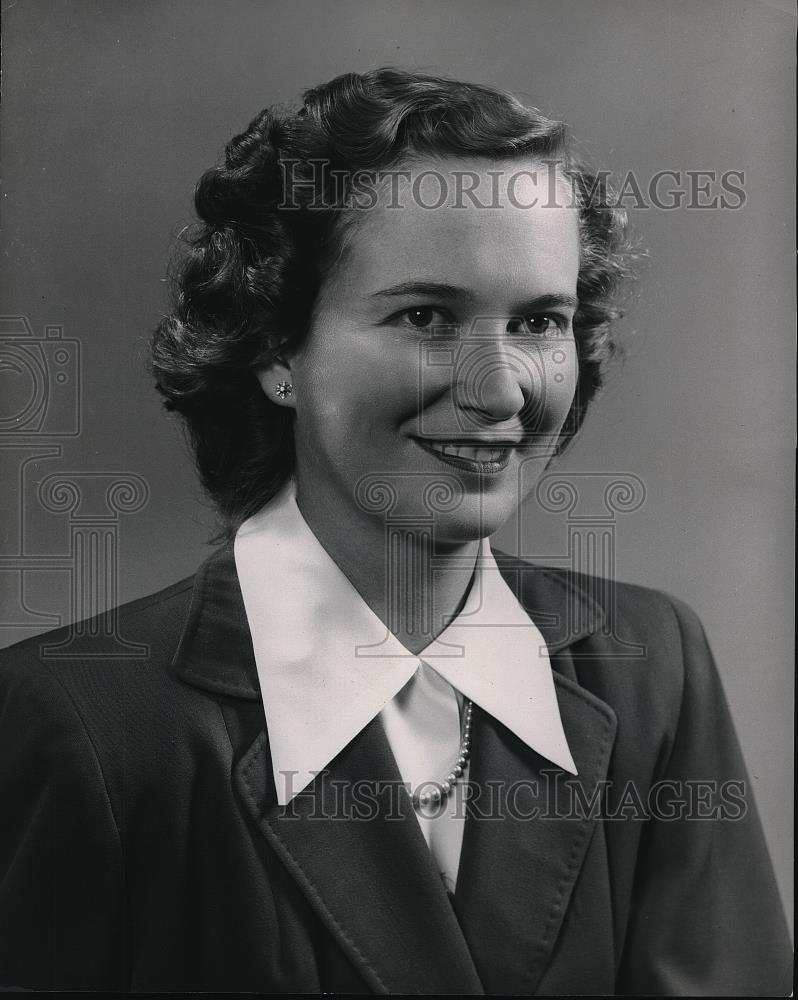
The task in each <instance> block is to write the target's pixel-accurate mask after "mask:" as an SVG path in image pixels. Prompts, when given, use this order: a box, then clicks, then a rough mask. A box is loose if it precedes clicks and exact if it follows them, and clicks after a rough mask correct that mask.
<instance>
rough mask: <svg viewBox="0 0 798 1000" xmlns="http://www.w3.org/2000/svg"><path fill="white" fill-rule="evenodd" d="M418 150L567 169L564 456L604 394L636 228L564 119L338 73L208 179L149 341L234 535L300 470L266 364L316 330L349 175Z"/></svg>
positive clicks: (476, 91) (400, 81)
mask: <svg viewBox="0 0 798 1000" xmlns="http://www.w3.org/2000/svg"><path fill="white" fill-rule="evenodd" d="M413 154H422V155H423V154H435V155H442V154H443V155H446V154H449V155H455V156H463V155H466V156H472V157H481V158H491V159H499V158H503V159H509V158H515V159H525V160H527V161H530V160H541V159H553V158H556V160H557V161H558V162H559V163H560V164H561V169H562V171H563V173H564V175H565V176H566V177H567V178H569V179H570V181H571V185H572V189H573V191H574V192H575V195H576V205H577V209H578V214H579V220H580V237H581V239H580V249H581V259H580V269H579V278H578V286H577V294H578V298H579V308H578V310H577V312H576V315H575V317H574V333H575V337H576V342H577V355H578V360H579V379H578V386H577V392H576V397H575V400H574V404H573V406H572V408H571V412H570V413H569V416H568V419H567V421H566V425H565V427H564V428H563V433H562V435H561V438H560V442H559V445H560V447H559V449H558V450H562V448H563V447H564V446H565V444H566V443H567V442H568V441H569V440H570V439H571V438H572V437H573V435H574V434H575V433H576V431H577V430H578V429H579V427H580V426H581V424H582V422H583V420H584V417H585V413H586V410H587V407H588V404H589V403H590V401H591V400H592V399H593V397H594V396H595V394H596V392H597V391H598V389H599V388H600V386H601V384H602V381H603V377H604V371H605V368H606V365H607V362H608V360H609V359H610V358H611V356H612V355H613V354H614V353H615V349H616V343H615V340H614V337H613V333H612V327H613V323H614V321H615V320H616V319H617V318H618V316H619V315H620V311H619V309H618V305H617V293H618V291H619V287H620V283H621V279H622V278H624V277H625V276H626V274H627V273H628V270H629V266H628V265H629V261H630V259H631V253H630V245H629V241H628V236H627V219H626V213H625V211H624V210H623V209H622V208H619V207H617V205H616V206H614V205H613V204H612V200H611V197H610V195H611V192H610V191H609V188H608V186H607V181H606V177H605V175H604V174H603V173H602V174H599V173H594V172H591V171H590V170H588V169H586V168H584V167H583V166H582V165H581V164H580V163H579V162H578V160H577V159H576V157H575V155H574V154H573V152H572V151H571V150H570V149H569V147H568V145H567V142H566V131H565V127H564V126H563V124H562V123H560V122H556V121H552V120H551V119H548V118H546V117H544V116H543V115H542V114H541V113H540V112H539V111H538V110H536V109H535V108H530V107H525V106H524V105H522V104H521V103H520V102H519V101H518V100H517V99H516V98H515V97H513V96H512V95H511V94H508V93H504V92H502V91H498V90H494V89H492V88H489V87H484V86H479V85H476V84H470V83H462V82H457V81H453V80H447V79H443V78H440V77H436V76H425V75H420V74H417V73H410V72H406V71H402V70H396V69H379V70H374V71H373V72H369V73H363V74H356V73H347V74H345V75H343V76H339V77H336V78H335V79H334V80H332V81H330V82H329V83H326V84H323V85H321V86H318V87H314V88H313V89H311V90H308V91H307V92H306V93H305V95H304V105H303V107H302V108H301V109H300V110H299V111H288V110H281V109H276V108H267V109H265V110H263V111H262V112H261V113H260V114H259V115H258V116H257V117H256V118H255V119H254V120H253V121H252V122H251V124H250V125H249V126H248V128H247V129H246V130H245V131H244V132H242V133H241V134H240V135H237V136H235V137H234V138H233V139H231V141H230V142H229V143H228V144H227V147H226V150H225V158H224V163H223V164H220V165H218V166H215V167H212V168H211V169H210V170H208V171H206V173H204V174H203V176H202V177H201V178H200V180H199V182H198V184H197V188H196V193H195V204H196V210H197V213H198V215H199V218H200V220H201V223H199V224H198V227H195V228H194V230H193V231H190V232H189V233H188V234H187V235H185V236H184V237H183V242H184V253H183V258H182V260H181V262H180V263H179V266H178V269H177V271H176V273H175V275H174V285H175V292H176V294H175V300H174V305H173V312H172V314H171V315H169V316H167V317H165V318H164V319H163V320H162V321H161V323H160V324H159V326H158V328H157V330H156V331H155V334H154V337H153V340H152V362H151V365H152V371H153V374H154V376H155V379H156V386H157V389H158V391H159V392H160V393H161V394H162V395H163V396H164V397H165V405H166V407H167V409H169V410H174V411H177V412H178V413H180V414H181V415H182V416H183V418H184V419H185V422H186V425H187V428H188V431H189V434H190V439H191V444H192V446H193V451H194V455H195V461H196V465H197V469H198V472H199V475H200V478H201V481H202V484H203V486H204V488H205V490H206V491H207V493H208V494H209V495H210V497H211V498H212V500H213V501H214V502H215V504H216V507H217V510H218V511H219V513H220V514H221V516H222V519H223V522H224V525H225V527H224V529H223V534H226V535H227V536H228V537H230V536H231V535H232V534H233V533H234V532H235V529H236V528H237V527H238V525H239V524H240V523H241V522H242V521H243V520H245V519H246V518H247V517H249V516H250V515H251V514H253V513H254V512H255V511H257V510H258V509H259V508H260V507H261V506H262V505H263V504H264V503H266V502H267V501H268V500H269V499H270V498H271V497H272V496H273V495H274V494H275V493H276V492H277V491H278V490H279V488H280V487H281V486H282V484H283V483H284V482H285V480H286V479H287V478H288V477H289V476H290V475H291V473H292V471H293V467H294V447H293V428H292V419H293V411H292V410H290V409H288V408H285V407H280V406H277V405H276V404H274V403H273V402H271V401H270V400H269V399H268V398H267V397H266V395H265V394H264V393H263V391H262V390H261V387H260V385H259V383H258V381H257V379H256V376H255V374H254V372H253V366H255V365H257V364H262V363H265V362H267V361H268V360H269V359H270V358H272V357H274V355H275V354H277V353H279V351H280V350H281V349H283V350H285V349H287V348H292V347H296V346H298V345H299V344H300V343H301V341H302V338H303V337H304V335H305V333H306V331H307V329H308V325H309V320H310V316H311V311H312V308H313V305H314V302H315V300H316V297H317V294H318V291H319V288H320V286H321V282H322V280H323V278H324V276H325V273H326V270H327V268H328V266H329V263H330V261H331V260H332V259H333V255H334V254H335V252H336V249H337V247H338V241H339V239H340V233H341V228H342V227H341V225H340V224H339V223H340V222H341V220H342V219H343V217H344V210H345V205H346V195H347V193H349V194H350V195H351V190H352V189H351V186H350V189H349V191H348V192H347V191H343V192H342V190H341V180H340V178H341V177H345V178H346V177H348V178H354V177H357V176H362V174H363V172H364V171H378V170H385V169H389V168H392V167H395V166H397V165H398V164H400V163H401V162H402V161H403V160H405V159H407V158H408V157H409V156H411V155H413ZM320 163H324V164H326V165H327V166H328V167H329V170H319V169H318V165H319V164H320ZM289 185H290V190H289Z"/></svg>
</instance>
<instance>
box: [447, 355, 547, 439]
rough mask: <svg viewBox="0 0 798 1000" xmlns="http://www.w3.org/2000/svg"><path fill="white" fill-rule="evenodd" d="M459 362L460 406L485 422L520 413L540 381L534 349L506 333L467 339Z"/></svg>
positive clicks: (457, 379) (504, 418)
mask: <svg viewBox="0 0 798 1000" xmlns="http://www.w3.org/2000/svg"><path fill="white" fill-rule="evenodd" d="M458 362H459V364H458V368H459V371H458V373H457V375H458V377H457V378H456V380H455V398H456V403H457V406H458V409H459V410H460V411H461V412H464V413H467V414H472V415H473V417H474V419H475V420H479V421H482V422H486V423H498V422H500V421H507V420H510V419H511V418H512V417H515V416H516V415H518V414H521V413H522V411H523V410H524V408H525V407H526V405H527V403H528V402H529V400H530V398H531V397H532V395H533V393H534V386H535V383H536V382H537V381H539V377H537V373H536V371H535V368H536V366H535V364H534V360H533V358H532V356H531V353H530V352H529V351H523V350H521V349H520V347H519V345H513V344H510V343H508V342H507V339H506V338H505V337H504V336H501V337H494V338H491V339H485V340H481V341H479V342H476V343H467V342H466V343H464V344H463V346H462V348H461V356H460V358H458Z"/></svg>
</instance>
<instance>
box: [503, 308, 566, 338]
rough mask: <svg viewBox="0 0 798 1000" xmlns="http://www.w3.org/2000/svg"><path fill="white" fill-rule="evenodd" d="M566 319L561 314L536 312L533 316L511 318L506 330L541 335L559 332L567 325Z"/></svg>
mask: <svg viewBox="0 0 798 1000" xmlns="http://www.w3.org/2000/svg"><path fill="white" fill-rule="evenodd" d="M568 325H569V324H568V321H567V320H566V319H565V318H564V317H562V316H552V315H550V314H549V313H536V314H535V315H533V316H527V317H526V318H525V319H523V320H520V319H518V320H512V321H511V322H510V323H509V324H508V330H509V332H510V333H531V334H533V335H535V336H538V337H539V336H541V335H543V334H545V333H550V334H553V333H557V332H561V331H563V330H565V329H567V327H568Z"/></svg>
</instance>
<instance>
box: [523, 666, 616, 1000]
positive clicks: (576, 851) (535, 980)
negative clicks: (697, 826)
mask: <svg viewBox="0 0 798 1000" xmlns="http://www.w3.org/2000/svg"><path fill="white" fill-rule="evenodd" d="M557 680H559V681H560V682H561V686H562V687H564V688H565V689H566V690H567V691H569V693H571V694H573V695H576V697H577V698H579V699H580V700H581V701H583V702H584V703H585V704H586V705H589V706H590V707H591V708H592V709H593V710H594V711H595V712H597V713H598V714H599V715H600V716H602V717H603V719H604V750H603V752H602V755H601V757H600V758H599V761H598V763H597V766H596V771H597V772H598V773H599V774H601V773H603V772H604V770H605V766H606V764H607V758H608V757H609V754H610V752H611V750H612V746H613V741H612V739H611V737H612V735H613V732H614V730H615V726H616V716H615V713H614V712H613V710H612V708H611V707H610V706H609V705H607V704H606V703H605V702H602V701H601V700H600V699H598V698H595V696H592V695H590V694H589V693H588V692H586V691H583V690H582V689H580V688H579V687H578V685H576V684H574V683H573V682H569V681H568V680H567V679H566V678H557ZM595 828H596V821H595V820H587V819H585V820H583V821H582V823H581V825H580V829H579V831H578V833H577V834H576V836H575V838H574V842H573V845H572V847H571V853H570V855H569V857H568V862H567V866H566V870H565V873H564V875H563V877H562V878H561V879H560V883H559V886H558V888H557V898H556V900H555V902H554V905H553V906H552V908H551V911H550V912H549V916H548V919H547V921H546V924H545V928H544V931H543V936H542V937H541V939H540V943H539V945H538V953H537V955H536V957H535V959H534V961H533V962H532V964H531V966H530V969H529V973H528V975H527V981H528V984H529V987H530V991H532V990H534V989H535V988H536V987H537V986H538V985H539V983H540V979H541V977H542V975H543V973H544V972H545V967H544V964H543V963H545V961H546V959H547V958H548V957H549V956H550V955H551V950H552V948H553V946H554V943H555V942H554V940H553V939H552V940H550V938H551V937H552V934H553V932H554V930H555V928H557V927H559V926H560V925H561V922H562V919H563V917H564V910H565V904H566V889H567V888H568V886H569V885H571V884H572V882H573V876H574V873H575V872H576V874H577V875H578V872H579V864H578V860H579V857H580V855H581V852H582V849H583V848H586V846H587V844H586V843H585V841H586V839H587V841H588V843H589V841H590V839H591V838H592V836H593V834H594V832H595Z"/></svg>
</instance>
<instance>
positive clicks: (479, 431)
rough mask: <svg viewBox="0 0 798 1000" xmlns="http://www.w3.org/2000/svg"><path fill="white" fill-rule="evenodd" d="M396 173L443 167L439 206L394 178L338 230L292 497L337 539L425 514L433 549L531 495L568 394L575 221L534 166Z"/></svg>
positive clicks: (499, 517) (573, 367)
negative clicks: (339, 246)
mask: <svg viewBox="0 0 798 1000" xmlns="http://www.w3.org/2000/svg"><path fill="white" fill-rule="evenodd" d="M404 169H406V170H409V171H411V173H412V177H413V178H416V177H418V176H419V175H421V174H423V172H424V171H435V172H437V174H438V175H439V176H440V177H443V178H444V180H445V183H446V185H447V187H446V191H448V198H447V202H446V203H445V204H443V205H441V206H440V207H436V208H430V207H429V206H430V205H434V204H435V203H436V202H437V201H439V200H440V194H441V191H442V190H443V189H442V188H441V187H440V182H439V181H438V180H436V179H435V178H433V177H432V176H431V175H427V176H426V179H425V181H424V182H423V183H422V184H421V185H420V186H417V187H416V188H415V189H414V188H413V186H412V181H410V182H406V183H405V188H404V195H403V196H402V195H400V196H399V197H397V188H396V185H395V184H394V188H393V192H392V193H391V192H390V191H383V193H382V195H381V198H380V202H379V204H378V205H377V206H376V207H374V208H371V209H369V210H367V211H358V212H356V213H355V215H356V218H355V220H354V224H353V225H352V226H351V227H350V228H349V229H347V230H346V232H345V237H344V245H343V252H342V253H341V255H340V257H339V258H338V261H337V262H336V264H335V265H334V266H333V268H332V269H331V271H330V272H329V274H328V277H327V279H326V280H325V282H324V285H323V288H322V290H321V293H320V295H319V298H318V301H317V303H316V307H315V311H314V315H313V318H312V322H311V328H310V331H309V335H308V337H307V338H306V340H305V342H304V344H303V346H302V348H301V349H300V350H299V351H298V353H296V354H295V355H293V356H292V358H291V360H290V375H289V376H288V377H289V378H290V381H291V382H292V384H293V393H292V395H291V396H290V397H288V399H287V400H286V401H285V403H286V404H288V405H292V406H294V407H295V411H296V415H295V441H296V455H297V481H298V495H299V499H300V505H301V506H302V507H303V510H306V509H311V508H312V510H313V513H314V517H315V518H316V521H317V524H318V519H319V518H328V519H329V521H330V525H329V526H330V528H331V530H337V531H338V532H339V533H340V531H341V527H342V526H345V528H346V530H351V531H357V530H358V528H359V527H363V528H366V526H367V525H368V526H370V528H371V529H372V530H373V525H374V519H375V518H377V519H379V520H381V521H383V522H384V521H385V520H386V519H390V520H393V519H397V518H405V517H406V518H408V519H409V522H408V523H413V522H414V519H419V522H426V521H428V520H429V519H430V518H432V519H433V521H434V525H435V528H434V530H435V535H436V538H437V539H438V540H439V541H443V542H461V541H467V540H474V539H477V538H481V537H483V536H485V535H488V534H491V533H493V532H494V531H496V530H497V529H498V528H499V527H500V526H501V525H502V524H503V523H504V521H506V520H507V518H509V517H510V516H511V515H512V514H513V512H514V511H515V509H516V507H517V506H518V504H519V503H520V502H521V501H522V500H523V498H524V497H525V496H526V495H527V494H528V493H529V491H530V490H531V489H532V488H533V487H534V485H535V482H536V481H537V479H538V477H539V476H540V474H541V472H542V471H543V469H544V468H545V465H546V463H547V462H548V460H549V458H550V457H551V455H552V453H553V450H554V448H555V445H556V442H557V439H558V436H559V433H560V430H561V428H562V425H563V422H564V421H565V418H566V416H567V414H568V411H569V408H570V405H571V402H572V399H573V396H574V391H575V387H576V381H577V356H576V347H575V343H574V337H573V330H572V320H573V315H574V311H575V308H576V284H577V273H578V268H579V235H578V227H577V217H576V210H575V209H574V208H572V207H569V205H568V198H567V196H566V195H567V188H566V187H565V185H564V182H563V181H562V180H560V181H559V183H558V182H557V181H556V180H555V179H554V178H552V176H551V171H550V170H549V169H547V168H546V167H545V166H538V167H537V168H536V166H535V165H534V164H533V165H531V166H530V164H528V163H526V164H523V163H519V162H515V161H510V162H504V161H502V162H499V163H497V162H491V161H477V162H476V163H475V161H473V160H468V161H461V160H458V159H455V158H452V159H442V160H441V159H435V160H433V159H429V160H421V161H418V160H416V161H413V163H412V164H408V165H406V166H405V168H404ZM458 171H459V172H460V175H461V176H460V179H459V180H458V178H457V176H456V174H457V172H458ZM463 171H468V172H470V174H471V175H477V179H476V180H475V181H472V179H471V178H466V181H465V182H464V181H463V179H462V172H463ZM497 171H501V177H500V179H499V180H498V182H497V180H496V172H497ZM489 172H493V176H491V174H490V173H489ZM532 172H536V175H535V176H532ZM513 177H514V180H511V178H513ZM458 184H459V190H460V196H458V195H457V190H458V188H457V185H458ZM464 187H471V188H472V189H473V190H474V191H475V192H476V197H475V198H470V197H469V196H468V195H467V194H466V195H463V193H462V191H463V188H464ZM414 191H415V195H414ZM391 203H392V204H393V206H394V207H390V206H391ZM397 206H398V207H397ZM272 381H273V379H272V380H268V379H267V380H264V389H265V390H266V391H267V392H268V393H269V394H270V398H272V399H274V387H273V385H272V384H271V382H272ZM435 484H443V490H442V491H441V490H438V491H437V492H436V489H435ZM428 488H430V489H429V490H428ZM449 490H451V494H450V496H449V499H448V502H441V501H442V499H443V497H444V494H445V493H446V492H447V491H449ZM388 496H390V497H392V498H393V499H392V503H390V504H389V505H388V506H386V505H385V503H382V502H380V500H384V499H385V498H386V497H388ZM441 508H443V509H441Z"/></svg>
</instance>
